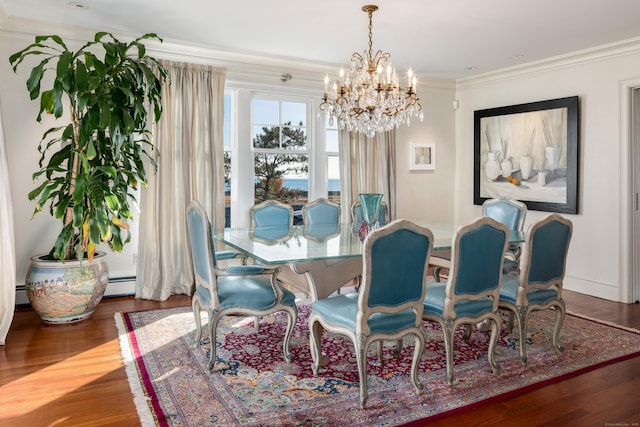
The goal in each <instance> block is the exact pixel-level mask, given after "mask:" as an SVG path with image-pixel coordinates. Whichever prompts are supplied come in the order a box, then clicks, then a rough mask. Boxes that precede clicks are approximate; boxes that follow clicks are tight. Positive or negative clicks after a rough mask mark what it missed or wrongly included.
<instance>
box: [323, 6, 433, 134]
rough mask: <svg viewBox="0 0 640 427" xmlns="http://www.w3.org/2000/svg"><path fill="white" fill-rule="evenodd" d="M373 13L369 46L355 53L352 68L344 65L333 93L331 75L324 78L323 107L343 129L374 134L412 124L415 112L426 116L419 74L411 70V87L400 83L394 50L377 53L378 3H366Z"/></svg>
mask: <svg viewBox="0 0 640 427" xmlns="http://www.w3.org/2000/svg"><path fill="white" fill-rule="evenodd" d="M362 10H363V11H365V12H367V14H368V15H369V50H366V51H364V53H363V54H362V55H361V54H359V53H357V52H356V53H354V54H353V55H352V56H351V64H350V66H349V70H348V71H346V72H345V70H344V68H342V67H341V68H340V79H339V81H335V82H334V83H333V88H332V95H331V96H329V93H328V89H329V76H328V75H326V76H325V78H324V96H323V97H322V103H321V104H320V110H322V111H324V112H325V113H326V114H329V125H331V126H333V123H334V119H336V120H337V121H338V128H339V129H347V130H349V131H356V132H360V133H364V134H366V135H367V136H368V137H369V138H372V137H373V136H374V135H375V134H376V132H384V131H388V130H392V129H394V128H396V127H398V126H400V125H401V124H403V123H407V125H409V124H410V119H411V117H412V116H417V117H418V118H419V119H420V121H422V120H423V117H424V116H423V113H422V106H421V105H420V102H418V100H419V98H418V96H417V94H416V76H415V75H414V74H413V72H412V71H411V69H409V71H408V72H407V87H406V89H405V88H402V87H400V81H399V79H398V74H397V73H396V70H395V68H393V67H392V65H391V54H389V53H382V51H381V50H378V51H377V52H376V53H375V55H374V54H373V49H372V46H373V41H372V39H373V38H372V34H371V29H372V17H373V12H375V11H376V10H378V6H375V5H365V6H362Z"/></svg>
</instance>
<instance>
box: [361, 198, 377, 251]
mask: <svg viewBox="0 0 640 427" xmlns="http://www.w3.org/2000/svg"><path fill="white" fill-rule="evenodd" d="M358 197H359V198H360V203H362V215H363V217H364V221H362V224H360V229H359V230H358V234H359V235H360V239H361V240H364V237H366V235H367V234H368V233H369V231H372V230H375V229H376V228H378V213H379V212H380V202H381V201H382V194H380V193H362V194H359V195H358Z"/></svg>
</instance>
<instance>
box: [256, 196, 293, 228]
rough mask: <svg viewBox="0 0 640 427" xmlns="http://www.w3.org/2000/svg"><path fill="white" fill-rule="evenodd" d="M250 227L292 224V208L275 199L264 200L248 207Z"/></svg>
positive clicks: (287, 225)
mask: <svg viewBox="0 0 640 427" xmlns="http://www.w3.org/2000/svg"><path fill="white" fill-rule="evenodd" d="M249 220H250V222H251V228H254V227H288V228H291V227H292V226H293V208H292V207H291V206H290V205H287V204H284V203H282V202H279V201H277V200H265V201H264V202H261V203H258V204H256V205H253V206H251V208H250V209H249Z"/></svg>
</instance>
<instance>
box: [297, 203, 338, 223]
mask: <svg viewBox="0 0 640 427" xmlns="http://www.w3.org/2000/svg"><path fill="white" fill-rule="evenodd" d="M302 221H303V222H304V224H305V225H320V224H322V225H335V224H340V205H339V204H337V203H334V202H332V201H331V200H328V199H325V198H322V197H321V198H319V199H316V200H314V201H312V202H309V203H307V204H306V205H304V206H303V207H302Z"/></svg>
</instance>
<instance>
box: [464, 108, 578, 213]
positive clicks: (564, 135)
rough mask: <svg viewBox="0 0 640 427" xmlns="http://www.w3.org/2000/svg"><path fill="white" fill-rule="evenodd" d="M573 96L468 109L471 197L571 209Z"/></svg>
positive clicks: (575, 162) (573, 189) (573, 202)
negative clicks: (471, 117)
mask: <svg viewBox="0 0 640 427" xmlns="http://www.w3.org/2000/svg"><path fill="white" fill-rule="evenodd" d="M579 118H580V115H579V97H577V96H574V97H567V98H558V99H552V100H548V101H538V102H530V103H527V104H518V105H510V106H506V107H494V108H487V109H484V110H476V111H474V188H473V201H474V204H476V205H481V204H482V203H484V201H485V200H487V199H490V198H497V197H503V196H504V197H511V198H513V199H516V200H520V201H522V202H524V203H525V204H526V205H527V207H529V209H532V210H541V211H551V212H561V213H577V208H578V203H577V201H578V167H579V162H578V152H579V150H578V144H579V140H578V130H579V129H580V126H579Z"/></svg>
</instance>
